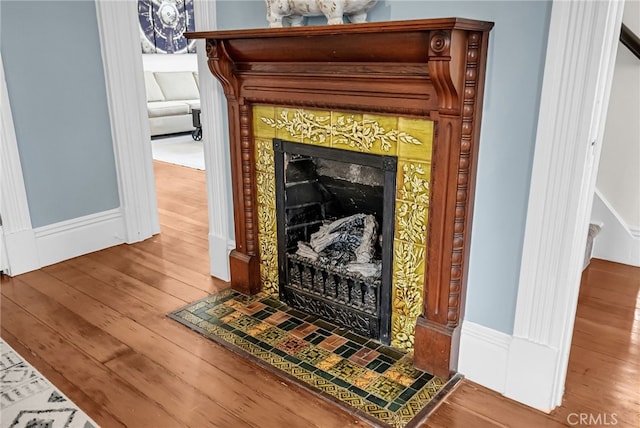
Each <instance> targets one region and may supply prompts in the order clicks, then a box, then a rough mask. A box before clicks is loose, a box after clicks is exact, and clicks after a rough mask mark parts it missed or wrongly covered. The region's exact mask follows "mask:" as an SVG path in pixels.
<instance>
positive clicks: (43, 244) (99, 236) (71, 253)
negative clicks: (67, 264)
mask: <svg viewBox="0 0 640 428" xmlns="http://www.w3.org/2000/svg"><path fill="white" fill-rule="evenodd" d="M34 232H35V236H36V243H37V247H38V256H39V259H40V267H43V266H48V265H52V264H54V263H58V262H61V261H63V260H68V259H72V258H74V257H78V256H81V255H83V254H88V253H92V252H94V251H99V250H102V249H104V248H108V247H113V246H114V245H119V244H122V243H124V242H125V236H126V231H125V225H124V217H123V215H122V211H121V210H120V208H116V209H113V210H109V211H104V212H101V213H97V214H91V215H87V216H83V217H78V218H75V219H72V220H67V221H63V222H60V223H55V224H52V225H48V226H43V227H39V228H37V229H34Z"/></svg>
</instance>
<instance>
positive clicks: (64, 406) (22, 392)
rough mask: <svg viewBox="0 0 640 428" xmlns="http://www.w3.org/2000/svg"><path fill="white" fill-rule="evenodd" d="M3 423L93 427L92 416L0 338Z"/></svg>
mask: <svg viewBox="0 0 640 428" xmlns="http://www.w3.org/2000/svg"><path fill="white" fill-rule="evenodd" d="M0 349H1V350H2V357H1V358H0V386H1V390H0V413H1V416H0V426H2V427H7V428H63V427H64V428H94V427H98V424H96V423H95V422H94V421H93V420H91V418H89V416H87V415H86V413H84V412H83V411H82V410H80V409H79V408H78V406H76V405H75V404H74V403H73V402H72V401H71V400H69V399H68V398H67V397H66V396H65V395H64V394H63V393H61V392H60V391H58V390H57V389H56V387H54V386H53V385H52V384H51V383H50V382H49V381H48V380H47V379H45V377H44V376H42V374H40V372H38V371H37V370H36V369H34V368H33V367H32V366H31V365H30V364H29V363H27V362H26V361H25V360H24V359H23V358H22V357H21V356H20V355H19V354H18V353H17V352H16V351H14V350H13V348H11V347H10V346H9V345H7V344H6V343H5V341H4V340H2V339H0Z"/></svg>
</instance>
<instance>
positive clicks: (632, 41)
mask: <svg viewBox="0 0 640 428" xmlns="http://www.w3.org/2000/svg"><path fill="white" fill-rule="evenodd" d="M620 42H622V44H623V45H625V46H626V47H627V48H628V49H629V50H630V51H631V52H632V53H633V54H634V55H635V56H636V58H638V59H640V37H638V35H637V34H636V33H634V32H633V31H631V29H630V28H629V27H627V26H626V25H624V23H622V28H621V29H620Z"/></svg>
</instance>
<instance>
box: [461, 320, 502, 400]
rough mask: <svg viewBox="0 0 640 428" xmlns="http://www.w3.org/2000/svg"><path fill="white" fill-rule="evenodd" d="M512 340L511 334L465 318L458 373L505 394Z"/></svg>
mask: <svg viewBox="0 0 640 428" xmlns="http://www.w3.org/2000/svg"><path fill="white" fill-rule="evenodd" d="M511 339H512V338H511V336H510V335H508V334H505V333H502V332H499V331H497V330H493V329H490V328H487V327H484V326H482V325H479V324H475V323H473V322H469V321H464V322H463V323H462V331H461V334H460V356H459V359H458V372H460V373H462V374H463V375H464V376H465V377H466V378H467V379H469V380H472V381H473V382H476V383H479V384H480V385H482V386H486V387H487V388H489V389H492V390H494V391H497V392H500V393H504V391H505V385H506V376H507V370H506V368H507V361H508V357H509V346H510V343H511Z"/></svg>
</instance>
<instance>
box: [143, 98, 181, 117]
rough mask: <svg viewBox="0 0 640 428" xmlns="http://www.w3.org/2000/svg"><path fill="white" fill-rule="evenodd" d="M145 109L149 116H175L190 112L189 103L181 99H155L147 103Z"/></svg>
mask: <svg viewBox="0 0 640 428" xmlns="http://www.w3.org/2000/svg"><path fill="white" fill-rule="evenodd" d="M147 111H148V112H149V117H162V116H177V115H181V114H190V113H191V108H190V107H189V104H187V103H184V102H181V101H156V102H153V103H147Z"/></svg>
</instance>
